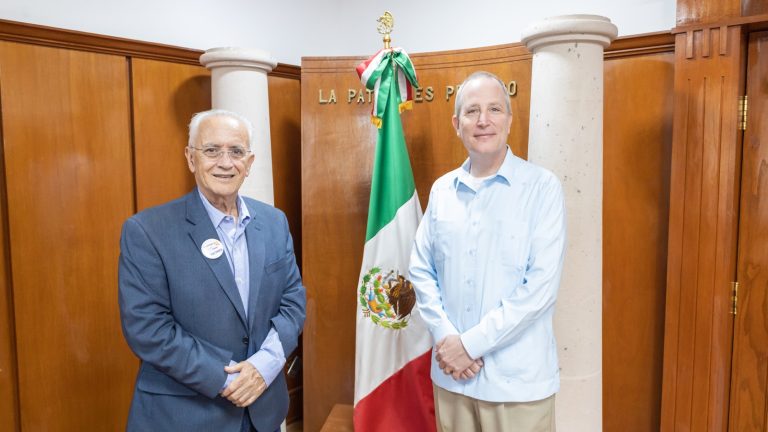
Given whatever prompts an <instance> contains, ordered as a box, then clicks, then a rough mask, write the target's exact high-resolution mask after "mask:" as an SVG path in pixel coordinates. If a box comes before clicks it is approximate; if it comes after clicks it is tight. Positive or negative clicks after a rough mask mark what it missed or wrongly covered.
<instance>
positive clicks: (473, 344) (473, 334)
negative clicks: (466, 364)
mask: <svg viewBox="0 0 768 432" xmlns="http://www.w3.org/2000/svg"><path fill="white" fill-rule="evenodd" d="M461 343H462V345H464V349H465V350H466V351H467V354H469V356H470V357H471V358H472V359H474V360H477V359H478V358H480V357H482V356H484V355H485V354H486V353H488V351H490V350H491V348H493V346H492V344H491V343H489V342H488V339H487V338H486V337H485V335H484V334H483V329H482V326H479V325H478V326H475V327H472V328H471V329H469V330H467V331H465V332H464V333H463V334H462V335H461Z"/></svg>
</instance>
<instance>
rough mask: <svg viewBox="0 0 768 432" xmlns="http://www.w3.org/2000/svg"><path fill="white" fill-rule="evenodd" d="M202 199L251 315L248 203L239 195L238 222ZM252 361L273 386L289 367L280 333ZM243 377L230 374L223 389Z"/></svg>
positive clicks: (269, 336)
mask: <svg viewBox="0 0 768 432" xmlns="http://www.w3.org/2000/svg"><path fill="white" fill-rule="evenodd" d="M198 194H199V195H200V199H201V200H202V201H203V206H204V207H205V210H206V212H208V216H209V217H210V218H211V223H213V226H214V227H216V233H217V234H218V235H219V240H221V243H222V244H223V245H224V254H225V255H226V257H227V261H228V262H229V268H230V270H232V274H233V275H234V277H235V283H236V284H237V290H238V291H239V292H240V298H241V299H242V300H243V309H244V310H245V313H246V318H247V314H248V297H249V294H250V292H249V286H250V277H249V275H250V273H249V271H250V267H249V266H248V242H246V239H245V227H246V226H248V223H250V221H251V215H250V213H249V212H248V206H246V205H245V201H243V198H242V197H240V195H238V196H237V214H238V220H237V221H235V218H233V217H232V216H230V215H227V214H225V213H223V212H222V211H220V210H219V209H217V208H216V207H214V206H213V205H212V204H211V203H210V202H209V201H208V200H207V199H206V198H205V196H203V194H202V193H201V192H200V190H199V189H198ZM248 362H250V363H251V364H252V365H253V366H254V367H255V368H256V370H257V371H259V374H261V376H262V377H263V378H264V381H265V382H266V384H267V385H268V386H269V385H270V384H272V381H274V380H275V378H277V375H278V374H279V373H280V372H281V371H282V369H283V366H284V365H285V353H284V352H283V346H282V345H281V344H280V338H279V337H278V335H277V331H275V329H274V328H271V329H270V330H269V333H268V334H267V337H266V338H265V339H264V342H262V344H261V347H260V348H259V350H258V351H256V352H255V353H254V354H253V355H252V356H250V357H249V358H248ZM234 364H236V363H235V362H234V361H230V362H229V365H230V366H232V365H234ZM238 375H240V374H239V373H234V374H229V375H227V380H226V381H225V382H224V385H223V386H222V390H223V389H224V388H226V387H227V386H228V385H229V383H231V382H232V381H234V379H235V378H237V377H238Z"/></svg>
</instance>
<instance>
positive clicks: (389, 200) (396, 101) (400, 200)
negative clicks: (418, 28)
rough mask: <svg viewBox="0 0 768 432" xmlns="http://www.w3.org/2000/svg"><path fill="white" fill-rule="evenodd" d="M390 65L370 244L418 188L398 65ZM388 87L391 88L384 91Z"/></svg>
mask: <svg viewBox="0 0 768 432" xmlns="http://www.w3.org/2000/svg"><path fill="white" fill-rule="evenodd" d="M387 63H388V65H389V67H388V68H387V70H386V71H385V72H384V74H383V75H382V82H381V84H380V85H379V88H380V90H379V91H380V92H381V90H385V91H386V94H380V96H384V97H385V98H386V100H387V102H386V106H385V108H384V115H383V116H382V119H381V120H382V125H381V128H380V129H379V135H378V138H377V139H376V156H375V159H374V162H373V178H372V179H371V201H370V204H369V206H368V229H367V230H366V234H365V241H366V242H367V241H368V240H370V239H372V238H373V237H374V236H375V235H376V234H377V233H378V232H379V231H380V230H381V229H382V228H383V227H384V226H386V225H387V224H388V223H389V222H390V221H392V219H394V217H395V214H396V213H397V210H398V209H399V208H400V207H401V206H402V205H403V204H405V203H406V202H407V201H408V200H409V199H411V197H412V196H413V192H414V190H415V189H416V186H415V183H414V181H413V171H412V170H411V161H410V159H409V158H408V149H407V148H406V146H405V136H404V135H403V124H402V122H401V120H400V107H399V105H400V95H399V91H398V85H397V74H396V73H395V67H394V65H395V63H394V62H392V61H390V62H387ZM385 85H387V87H388V88H387V89H382V87H384V86H385ZM382 93H383V92H382Z"/></svg>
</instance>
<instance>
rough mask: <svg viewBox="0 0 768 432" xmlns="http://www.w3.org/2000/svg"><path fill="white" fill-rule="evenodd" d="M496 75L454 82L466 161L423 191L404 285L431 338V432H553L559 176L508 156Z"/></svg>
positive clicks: (561, 238) (560, 245) (506, 116)
mask: <svg viewBox="0 0 768 432" xmlns="http://www.w3.org/2000/svg"><path fill="white" fill-rule="evenodd" d="M511 125H512V113H511V107H510V102H509V96H508V93H507V90H506V87H505V86H504V84H503V83H502V82H501V81H500V80H499V79H498V78H497V77H496V76H494V75H492V74H490V73H487V72H477V73H475V74H472V75H471V76H470V77H469V78H467V79H466V80H465V81H464V83H463V84H462V85H461V87H460V90H459V92H458V94H457V97H456V108H455V114H454V116H453V126H454V128H455V129H456V133H457V135H458V136H459V138H460V139H461V140H462V142H463V144H464V147H465V148H466V149H467V152H468V153H469V158H468V159H467V160H466V161H465V162H464V163H463V164H462V166H461V167H459V168H457V169H456V170H453V171H451V172H449V173H448V174H445V175H443V176H442V177H440V178H439V179H438V180H437V181H436V182H435V183H434V185H433V186H432V190H431V192H430V196H429V205H428V207H427V210H426V213H425V215H424V218H423V219H422V221H421V225H420V226H419V229H418V231H417V233H416V240H415V243H414V248H413V251H412V254H411V261H410V277H411V281H412V282H413V284H414V287H415V288H416V294H417V304H418V307H419V312H420V313H421V316H422V318H423V319H424V321H425V322H426V323H427V326H428V327H429V329H430V332H431V333H432V336H433V338H434V342H435V347H434V357H433V361H432V371H431V375H432V381H433V384H434V390H435V412H436V417H437V427H438V430H446V431H447V430H510V431H553V430H554V427H555V426H554V394H555V393H556V392H557V391H558V389H559V385H560V380H559V369H558V362H557V347H556V343H555V337H554V334H553V330H552V315H553V313H554V309H555V300H556V297H557V291H558V286H559V283H560V274H561V271H562V264H563V254H564V249H565V209H564V202H563V193H562V188H561V185H560V182H559V180H558V179H557V177H556V176H555V175H554V174H552V173H551V172H549V171H547V170H545V169H543V168H541V167H538V166H536V165H533V164H531V163H529V162H527V161H525V160H523V159H520V158H518V157H517V156H515V155H513V154H512V152H511V151H510V149H509V147H508V146H507V142H506V140H507V136H508V135H509V130H510V127H511Z"/></svg>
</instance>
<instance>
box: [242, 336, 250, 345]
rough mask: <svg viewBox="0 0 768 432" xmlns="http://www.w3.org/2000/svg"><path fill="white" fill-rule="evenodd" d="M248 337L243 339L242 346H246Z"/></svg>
mask: <svg viewBox="0 0 768 432" xmlns="http://www.w3.org/2000/svg"><path fill="white" fill-rule="evenodd" d="M248 341H249V339H248V336H245V337H243V345H248Z"/></svg>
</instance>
